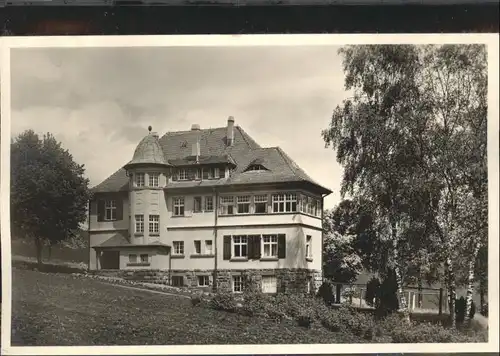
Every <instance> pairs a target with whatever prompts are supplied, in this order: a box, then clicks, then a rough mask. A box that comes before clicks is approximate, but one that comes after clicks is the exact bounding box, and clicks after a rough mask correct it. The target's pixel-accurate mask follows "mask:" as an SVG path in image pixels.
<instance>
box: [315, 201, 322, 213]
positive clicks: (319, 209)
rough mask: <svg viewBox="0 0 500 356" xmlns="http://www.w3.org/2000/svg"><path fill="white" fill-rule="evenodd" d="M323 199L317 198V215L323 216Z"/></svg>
mask: <svg viewBox="0 0 500 356" xmlns="http://www.w3.org/2000/svg"><path fill="white" fill-rule="evenodd" d="M321 210H322V207H321V200H316V214H315V215H316V216H321Z"/></svg>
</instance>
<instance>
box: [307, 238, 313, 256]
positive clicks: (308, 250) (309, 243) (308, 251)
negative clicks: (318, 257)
mask: <svg viewBox="0 0 500 356" xmlns="http://www.w3.org/2000/svg"><path fill="white" fill-rule="evenodd" d="M311 242H312V237H311V235H307V236H306V258H311V257H312V251H311Z"/></svg>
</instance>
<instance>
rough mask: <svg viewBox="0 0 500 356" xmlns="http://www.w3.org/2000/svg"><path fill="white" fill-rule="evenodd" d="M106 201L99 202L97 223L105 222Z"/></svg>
mask: <svg viewBox="0 0 500 356" xmlns="http://www.w3.org/2000/svg"><path fill="white" fill-rule="evenodd" d="M104 204H105V202H104V200H98V201H97V221H104V209H105V208H104V207H105V205H104Z"/></svg>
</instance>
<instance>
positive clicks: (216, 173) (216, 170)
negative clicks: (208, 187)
mask: <svg viewBox="0 0 500 356" xmlns="http://www.w3.org/2000/svg"><path fill="white" fill-rule="evenodd" d="M212 177H213V179H219V178H220V169H219V167H214V169H213V171H212Z"/></svg>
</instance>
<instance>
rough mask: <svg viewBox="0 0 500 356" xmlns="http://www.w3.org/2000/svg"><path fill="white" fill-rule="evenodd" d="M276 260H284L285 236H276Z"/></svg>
mask: <svg viewBox="0 0 500 356" xmlns="http://www.w3.org/2000/svg"><path fill="white" fill-rule="evenodd" d="M278 258H286V239H285V234H280V235H278Z"/></svg>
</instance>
